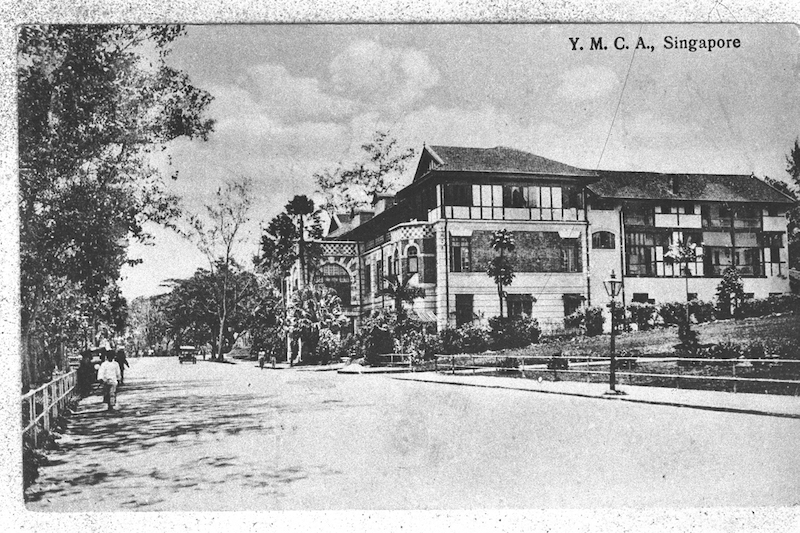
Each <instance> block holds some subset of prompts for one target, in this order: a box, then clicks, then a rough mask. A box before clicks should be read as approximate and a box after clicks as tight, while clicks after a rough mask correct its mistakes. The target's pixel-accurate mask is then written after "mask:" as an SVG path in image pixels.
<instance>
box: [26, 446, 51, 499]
mask: <svg viewBox="0 0 800 533" xmlns="http://www.w3.org/2000/svg"><path fill="white" fill-rule="evenodd" d="M29 440H30V439H25V441H26V442H23V444H22V486H23V489H27V488H28V487H30V486H31V485H33V484H34V482H36V479H37V478H38V477H39V467H40V466H42V465H44V464H45V463H46V461H47V458H46V457H45V456H44V454H42V453H41V452H39V451H38V450H36V449H35V448H34V447H33V445H32V442H28V441H29Z"/></svg>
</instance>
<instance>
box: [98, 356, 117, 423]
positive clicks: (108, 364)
mask: <svg viewBox="0 0 800 533" xmlns="http://www.w3.org/2000/svg"><path fill="white" fill-rule="evenodd" d="M105 356H106V360H105V361H104V362H103V364H101V365H100V369H99V370H98V371H97V379H98V380H99V381H101V382H102V383H103V402H104V403H107V404H108V410H109V411H113V410H114V406H115V405H116V404H117V383H119V380H120V378H121V377H122V375H121V373H120V371H119V364H117V362H116V361H114V352H112V351H107V352H105Z"/></svg>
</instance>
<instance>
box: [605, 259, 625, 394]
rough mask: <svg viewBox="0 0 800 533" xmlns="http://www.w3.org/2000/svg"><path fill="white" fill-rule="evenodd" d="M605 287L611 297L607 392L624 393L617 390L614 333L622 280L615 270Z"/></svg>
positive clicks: (606, 281)
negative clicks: (617, 300)
mask: <svg viewBox="0 0 800 533" xmlns="http://www.w3.org/2000/svg"><path fill="white" fill-rule="evenodd" d="M603 287H605V289H606V293H607V294H608V295H609V296H610V297H611V369H610V372H609V376H608V388H609V390H608V392H607V393H606V394H623V393H622V392H620V391H618V390H617V388H616V387H617V374H616V371H617V360H616V358H615V355H614V340H615V339H614V335H615V334H616V330H617V328H616V323H615V320H614V315H615V314H616V313H615V312H614V311H615V310H616V297H617V296H619V291H620V289H622V280H619V279H617V275H616V274H614V271H613V270H612V271H611V277H610V278H609V279H607V280H605V281H604V282H603Z"/></svg>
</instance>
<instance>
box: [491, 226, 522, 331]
mask: <svg viewBox="0 0 800 533" xmlns="http://www.w3.org/2000/svg"><path fill="white" fill-rule="evenodd" d="M490 246H491V247H492V250H494V251H495V252H497V255H496V256H495V257H493V258H492V260H491V261H489V266H488V268H487V269H486V273H487V274H488V275H489V277H490V278H492V279H494V282H495V284H496V285H497V297H498V298H499V300H500V318H503V300H504V296H505V293H504V291H503V289H504V288H505V287H507V286H508V285H511V282H512V281H514V266H513V265H512V264H511V261H509V259H508V257H506V255H505V253H506V252H513V251H514V248H516V246H517V245H516V243H515V241H514V235H512V234H511V232H510V231H508V230H506V229H501V230H497V231H495V232H494V233H493V234H492V242H491V243H490Z"/></svg>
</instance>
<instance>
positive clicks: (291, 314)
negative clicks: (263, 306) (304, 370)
mask: <svg viewBox="0 0 800 533" xmlns="http://www.w3.org/2000/svg"><path fill="white" fill-rule="evenodd" d="M347 324H348V319H347V317H346V316H345V315H344V313H343V312H342V301H341V299H340V298H339V296H338V295H337V294H336V291H334V290H333V289H329V288H326V287H323V288H311V287H309V288H305V289H300V290H298V291H296V292H295V293H294V294H293V295H292V299H291V301H290V302H289V306H288V309H287V332H288V334H289V335H291V336H292V337H293V338H295V339H298V340H299V341H301V342H300V346H301V348H300V349H299V352H300V353H298V355H297V361H298V362H299V361H304V362H307V363H319V362H321V356H322V355H324V356H325V357H330V356H331V355H332V354H333V353H335V352H336V351H337V350H338V348H336V347H331V346H326V347H325V349H324V353H323V354H321V353H320V352H319V351H318V345H319V342H320V337H321V336H322V338H323V339H325V338H326V337H327V340H326V342H328V344H329V345H330V344H331V342H330V338H329V335H328V333H324V332H325V331H326V330H327V331H328V332H330V333H331V334H333V335H336V336H338V335H339V334H340V332H341V331H342V329H344V328H345V327H346V326H347Z"/></svg>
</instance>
